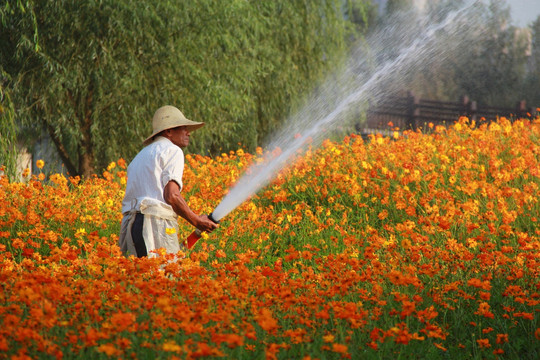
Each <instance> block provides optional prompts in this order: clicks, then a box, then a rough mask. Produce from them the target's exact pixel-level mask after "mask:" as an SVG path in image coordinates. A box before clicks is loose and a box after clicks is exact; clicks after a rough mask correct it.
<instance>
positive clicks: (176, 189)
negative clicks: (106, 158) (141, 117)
mask: <svg viewBox="0 0 540 360" xmlns="http://www.w3.org/2000/svg"><path fill="white" fill-rule="evenodd" d="M203 125H204V123H202V122H195V121H191V120H188V119H186V117H185V116H184V114H182V112H181V111H180V110H178V109H177V108H175V107H174V106H163V107H161V108H159V109H158V110H157V111H156V112H155V114H154V117H153V119H152V129H153V132H152V135H150V136H149V137H148V138H146V139H145V140H144V142H143V145H145V147H144V148H143V149H142V150H141V151H140V152H139V153H138V154H137V156H135V158H134V159H133V161H132V162H131V163H130V164H129V166H128V169H127V185H126V194H125V196H124V200H123V201H122V213H123V214H124V217H123V219H122V228H121V231H120V238H119V245H120V249H121V250H122V253H123V254H124V255H134V256H137V257H144V256H150V257H153V256H157V254H156V253H155V252H153V250H156V249H159V248H165V250H166V252H167V253H173V254H176V253H177V252H178V251H179V250H180V249H181V248H183V246H182V247H181V246H180V244H179V242H178V215H180V216H181V217H183V218H184V219H186V220H187V221H188V222H189V223H190V224H191V225H193V226H195V227H196V228H197V229H199V230H202V231H206V232H212V231H213V230H214V229H215V228H216V227H217V226H218V225H217V224H216V223H214V222H213V221H211V220H210V219H209V218H208V216H207V215H197V214H196V213H194V212H193V211H192V210H191V209H190V208H189V206H188V204H187V202H186V201H185V200H184V198H183V197H182V194H181V191H182V175H183V172H184V152H183V151H182V148H184V147H186V146H188V144H189V136H190V133H191V132H192V131H194V130H196V129H198V128H200V127H202V126H203Z"/></svg>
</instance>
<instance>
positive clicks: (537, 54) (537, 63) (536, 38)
mask: <svg viewBox="0 0 540 360" xmlns="http://www.w3.org/2000/svg"><path fill="white" fill-rule="evenodd" d="M531 30H532V46H531V57H530V59H529V63H528V69H527V70H528V71H527V78H526V80H525V85H524V90H523V92H524V94H523V99H525V100H526V101H527V103H529V104H537V105H538V106H539V107H540V89H539V88H538V84H539V82H540V16H538V18H537V19H536V21H535V22H534V23H533V24H532V25H531Z"/></svg>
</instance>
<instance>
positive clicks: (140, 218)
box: [131, 213, 148, 258]
mask: <svg viewBox="0 0 540 360" xmlns="http://www.w3.org/2000/svg"><path fill="white" fill-rule="evenodd" d="M143 223H144V215H143V214H141V213H137V214H136V215H135V221H134V222H133V226H132V227H131V238H132V239H133V244H134V245H135V251H137V257H139V258H140V257H145V256H148V252H147V251H146V245H145V243H144V238H143Z"/></svg>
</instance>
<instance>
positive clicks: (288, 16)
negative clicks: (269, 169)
mask: <svg viewBox="0 0 540 360" xmlns="http://www.w3.org/2000/svg"><path fill="white" fill-rule="evenodd" d="M8 2H9V3H12V2H13V0H8ZM356 2H357V3H360V4H362V3H364V2H358V1H356ZM28 3H29V8H30V9H31V11H32V13H34V14H35V19H32V18H31V17H30V16H28V12H25V11H22V10H21V9H19V8H16V7H15V6H13V7H12V9H13V10H12V14H11V15H12V16H10V17H8V18H7V19H5V22H4V23H3V24H2V31H1V33H0V41H1V42H2V44H3V45H2V49H3V51H2V54H1V55H0V65H1V66H2V67H3V68H4V69H5V71H6V72H7V73H8V74H9V75H10V76H11V79H12V81H10V82H9V84H8V86H9V89H10V91H11V92H12V94H13V99H14V103H15V106H16V107H17V114H18V116H20V118H18V120H20V121H22V122H23V123H24V124H25V126H27V127H40V126H44V127H45V128H46V129H47V132H48V134H49V135H50V137H51V139H52V140H53V141H54V143H55V145H56V148H57V150H58V153H59V155H60V157H61V158H62V161H63V162H64V164H65V166H66V167H67V169H68V172H69V173H70V174H71V175H77V174H80V175H84V176H89V175H90V174H92V173H94V172H95V170H96V169H100V168H104V167H105V166H106V165H107V163H108V162H110V161H111V160H115V159H117V158H118V157H124V158H127V159H129V158H131V157H132V156H133V155H134V154H135V153H136V152H137V151H138V150H139V149H140V146H141V145H140V142H141V140H142V139H143V138H144V137H145V136H147V135H148V134H149V133H150V132H151V124H150V119H151V117H152V114H153V112H154V111H155V109H156V108H157V107H159V106H162V105H163V104H173V105H177V106H178V107H179V108H181V109H182V111H183V112H184V113H185V114H186V116H187V117H188V118H191V119H193V120H196V121H205V122H206V123H207V124H208V126H206V127H204V128H203V129H201V130H199V131H198V132H197V136H196V137H194V139H193V140H194V141H193V143H192V145H190V148H189V150H192V151H198V152H207V153H218V152H219V151H221V150H222V149H223V148H227V147H230V146H231V145H232V146H235V145H236V144H238V143H239V142H240V143H243V144H244V145H246V146H248V147H249V148H254V147H255V146H256V145H257V144H259V143H260V141H261V139H263V138H264V137H265V136H267V135H268V134H269V133H271V132H272V131H273V130H275V129H276V128H277V126H278V125H279V124H280V122H282V121H284V119H286V117H287V114H288V113H289V112H290V111H291V109H293V108H294V103H295V100H296V99H299V98H301V96H302V95H303V94H304V93H306V92H308V91H309V90H310V89H311V88H312V87H313V86H314V84H315V83H316V81H317V79H319V78H320V77H321V74H323V73H324V72H325V70H327V69H328V68H330V67H332V66H334V64H336V59H339V58H340V57H341V55H342V54H343V53H344V52H345V51H346V42H345V38H346V36H347V34H348V33H349V32H350V31H352V30H351V28H350V27H349V26H348V23H347V21H346V20H345V19H344V17H343V14H342V10H341V9H342V7H341V5H342V2H341V1H338V0H334V1H316V0H312V1H295V2H290V1H286V0H279V1H272V2H259V1H240V0H232V1H219V0H193V1H189V2H188V1H180V0H177V1H165V0H162V1H152V2H144V1H141V2H136V3H133V2H132V1H130V0H99V1H98V0H88V1H84V2H80V1H76V0H59V1H55V2H50V1H46V0H28ZM34 26H36V27H37V31H38V34H39V43H38V46H39V48H38V49H39V50H38V51H37V52H36V51H33V49H34V47H35V44H36V42H35V41H33V28H34Z"/></svg>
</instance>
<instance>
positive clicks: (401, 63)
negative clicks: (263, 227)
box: [187, 0, 482, 248]
mask: <svg viewBox="0 0 540 360" xmlns="http://www.w3.org/2000/svg"><path fill="white" fill-rule="evenodd" d="M480 2H481V1H479V0H476V1H468V2H467V3H466V4H465V5H464V6H462V7H461V8H459V9H456V10H453V11H450V12H448V13H447V14H445V15H444V16H441V20H440V21H439V22H437V23H435V24H429V25H428V26H426V28H424V29H423V32H422V33H420V34H412V35H410V38H409V39H408V41H402V39H399V41H398V42H399V44H400V45H402V46H403V47H402V48H401V49H398V50H397V51H396V49H391V53H392V54H395V56H393V57H390V58H389V56H388V53H386V51H388V50H386V46H385V42H384V41H385V36H388V31H387V30H388V29H382V30H381V31H380V32H378V33H375V34H373V35H371V37H370V39H368V43H370V45H372V46H371V48H373V49H378V50H382V51H383V52H382V56H379V58H380V59H384V60H381V61H382V62H381V63H380V64H378V66H376V67H375V69H371V68H370V66H369V65H370V64H369V63H370V59H369V58H368V57H366V56H361V55H358V54H359V53H360V50H361V49H357V51H356V52H353V54H352V56H351V57H350V58H349V59H348V61H347V64H346V67H345V68H344V69H343V71H342V72H338V73H335V74H332V76H331V77H329V79H328V81H326V82H325V83H324V84H323V85H322V86H321V87H320V88H318V89H317V90H318V91H317V92H316V93H314V94H312V95H311V97H310V98H309V99H308V100H307V102H306V104H305V106H304V107H302V108H301V110H300V111H299V112H297V113H296V114H295V115H294V116H292V117H291V118H290V119H289V121H287V124H288V126H287V127H286V128H284V129H283V130H282V131H281V132H280V133H279V134H278V136H277V137H276V138H275V140H274V141H273V142H272V143H271V144H270V146H269V147H270V148H279V149H281V150H282V151H281V153H279V154H278V155H277V156H276V155H275V154H272V153H271V152H270V153H268V154H267V156H265V157H264V159H263V161H262V162H261V163H256V164H253V165H252V166H250V167H249V169H248V171H246V173H245V174H244V175H243V176H242V177H241V178H240V179H239V180H238V182H237V183H236V184H235V185H234V186H233V187H232V188H231V189H230V191H229V192H228V193H227V194H226V195H225V197H224V198H223V199H222V201H221V202H220V203H219V205H218V206H217V207H216V208H215V209H214V211H213V212H212V213H211V220H212V221H214V222H216V223H218V222H219V221H220V220H221V219H222V218H223V217H225V216H226V215H228V214H229V213H230V212H231V211H233V210H234V209H236V208H237V207H238V206H239V205H241V204H242V203H243V202H245V201H246V200H247V199H248V198H250V197H251V196H253V195H254V194H255V193H257V192H258V191H259V190H260V189H261V188H262V187H264V186H266V185H267V184H268V183H269V182H270V181H271V180H272V179H273V178H274V176H275V175H276V174H277V173H278V172H279V171H280V170H281V169H282V168H283V167H284V166H285V163H286V161H287V160H288V159H290V158H291V157H292V155H294V154H295V153H296V152H297V151H298V150H299V149H301V148H302V147H303V146H304V145H305V144H308V143H310V144H312V146H317V144H318V143H320V142H322V139H323V138H324V137H326V136H327V133H326V132H325V130H326V129H328V128H331V126H332V125H336V124H337V123H338V122H339V121H343V120H344V118H346V115H347V112H348V111H349V110H351V107H352V106H353V105H355V104H362V103H365V102H367V101H368V100H370V99H374V98H382V97H384V96H385V92H388V91H391V90H393V89H396V88H398V87H400V86H404V85H406V83H407V77H406V75H407V73H408V72H410V71H412V70H413V69H416V70H417V69H418V68H421V67H422V66H424V67H425V66H429V65H430V63H433V62H434V61H436V60H437V59H445V58H447V57H449V56H450V54H451V53H452V52H454V51H456V49H457V48H458V47H459V46H460V45H461V44H464V43H465V40H466V39H470V38H473V37H477V36H481V35H482V32H481V31H479V30H478V29H479V27H478V26H477V27H475V28H474V29H473V28H471V27H470V25H469V24H470V21H471V16H470V15H471V14H469V13H467V12H468V11H470V10H473V9H474V6H475V5H476V4H478V3H480ZM426 24H427V17H426ZM398 36H400V37H401V36H403V34H402V33H400V34H398ZM441 38H442V39H443V40H440V39H441ZM448 38H450V39H452V40H451V41H448ZM444 39H446V41H445V40H444ZM394 42H395V39H394ZM379 55H381V54H379ZM366 69H367V70H366ZM293 134H294V135H293ZM298 134H301V135H298ZM200 237H201V232H200V231H199V230H195V231H194V232H193V233H192V234H191V235H190V236H189V237H188V240H187V242H188V248H191V247H193V245H194V244H195V243H196V242H197V240H198V239H199V238H200Z"/></svg>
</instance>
